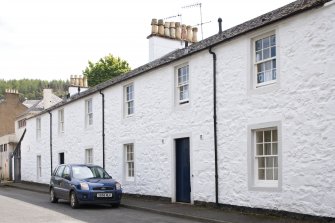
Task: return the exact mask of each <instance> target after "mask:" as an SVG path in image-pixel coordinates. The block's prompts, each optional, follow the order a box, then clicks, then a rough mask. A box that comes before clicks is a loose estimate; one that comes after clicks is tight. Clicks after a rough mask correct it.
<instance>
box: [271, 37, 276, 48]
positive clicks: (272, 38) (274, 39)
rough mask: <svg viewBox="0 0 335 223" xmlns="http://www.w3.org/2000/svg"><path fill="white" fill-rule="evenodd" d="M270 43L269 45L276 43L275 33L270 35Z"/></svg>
mask: <svg viewBox="0 0 335 223" xmlns="http://www.w3.org/2000/svg"><path fill="white" fill-rule="evenodd" d="M270 44H271V46H274V45H276V35H272V36H271V37H270Z"/></svg>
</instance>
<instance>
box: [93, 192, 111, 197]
mask: <svg viewBox="0 0 335 223" xmlns="http://www.w3.org/2000/svg"><path fill="white" fill-rule="evenodd" d="M97 197H113V194H112V193H98V194H97Z"/></svg>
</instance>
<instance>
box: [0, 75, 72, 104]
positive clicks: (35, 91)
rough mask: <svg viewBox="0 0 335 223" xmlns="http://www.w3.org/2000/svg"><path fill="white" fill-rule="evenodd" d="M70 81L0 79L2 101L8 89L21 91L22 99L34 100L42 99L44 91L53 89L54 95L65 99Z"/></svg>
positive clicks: (0, 97)
mask: <svg viewBox="0 0 335 223" xmlns="http://www.w3.org/2000/svg"><path fill="white" fill-rule="evenodd" d="M69 85H70V83H69V81H63V80H52V81H45V80H38V79H21V80H4V79H0V99H2V98H4V93H5V90H6V89H15V90H18V91H19V94H20V99H21V100H22V101H24V100H25V99H29V100H34V99H42V97H43V89H45V88H51V89H53V93H54V94H55V95H57V96H58V97H61V98H62V97H64V96H65V95H66V94H67V91H68V87H69Z"/></svg>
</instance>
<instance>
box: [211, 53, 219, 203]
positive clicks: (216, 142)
mask: <svg viewBox="0 0 335 223" xmlns="http://www.w3.org/2000/svg"><path fill="white" fill-rule="evenodd" d="M209 53H210V54H212V55H213V104H214V115H213V119H214V154H215V204H216V206H219V182H218V141H217V121H216V54H215V53H214V52H213V51H212V47H211V48H209Z"/></svg>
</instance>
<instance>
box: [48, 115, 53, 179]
mask: <svg viewBox="0 0 335 223" xmlns="http://www.w3.org/2000/svg"><path fill="white" fill-rule="evenodd" d="M48 113H49V115H50V173H51V175H52V170H53V168H52V113H51V112H50V111H48Z"/></svg>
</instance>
